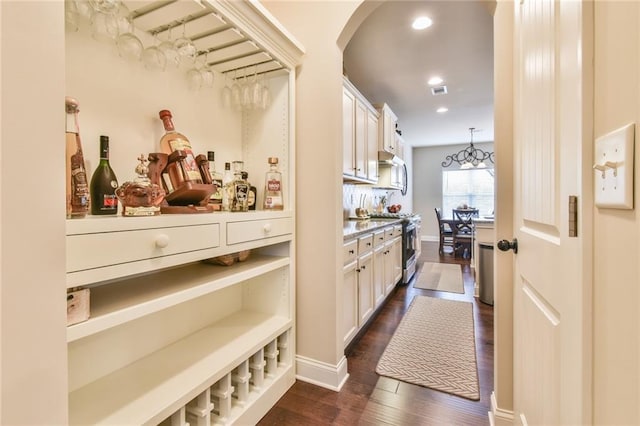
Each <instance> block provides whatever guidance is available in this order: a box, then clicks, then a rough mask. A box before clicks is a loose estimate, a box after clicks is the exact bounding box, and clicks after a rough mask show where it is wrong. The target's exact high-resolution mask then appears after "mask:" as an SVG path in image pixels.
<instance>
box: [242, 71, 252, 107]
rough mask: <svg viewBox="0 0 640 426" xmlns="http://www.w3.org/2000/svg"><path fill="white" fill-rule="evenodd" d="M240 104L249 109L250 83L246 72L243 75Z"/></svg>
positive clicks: (250, 105) (250, 104)
mask: <svg viewBox="0 0 640 426" xmlns="http://www.w3.org/2000/svg"><path fill="white" fill-rule="evenodd" d="M240 96H241V101H240V102H241V104H242V108H244V109H251V108H252V106H253V105H252V103H251V83H249V81H248V80H247V74H246V73H245V75H244V82H243V83H242V92H241V95H240Z"/></svg>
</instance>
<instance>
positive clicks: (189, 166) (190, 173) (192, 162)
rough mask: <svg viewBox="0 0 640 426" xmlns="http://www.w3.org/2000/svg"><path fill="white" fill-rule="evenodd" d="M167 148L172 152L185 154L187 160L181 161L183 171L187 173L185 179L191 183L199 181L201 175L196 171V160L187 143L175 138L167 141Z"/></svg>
mask: <svg viewBox="0 0 640 426" xmlns="http://www.w3.org/2000/svg"><path fill="white" fill-rule="evenodd" d="M169 146H170V147H171V149H172V150H173V151H184V152H185V153H186V154H187V158H185V159H184V160H183V163H184V167H185V171H186V172H187V176H186V178H187V179H188V180H193V181H201V180H202V175H200V170H199V169H198V164H197V163H196V158H195V156H194V155H193V151H192V149H191V144H190V143H189V141H187V140H184V139H180V138H176V139H172V140H170V141H169Z"/></svg>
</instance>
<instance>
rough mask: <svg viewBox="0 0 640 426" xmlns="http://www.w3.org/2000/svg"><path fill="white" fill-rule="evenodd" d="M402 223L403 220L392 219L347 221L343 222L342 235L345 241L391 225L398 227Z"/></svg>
mask: <svg viewBox="0 0 640 426" xmlns="http://www.w3.org/2000/svg"><path fill="white" fill-rule="evenodd" d="M400 223H402V219H400V218H390V219H381V218H372V219H365V220H358V219H353V220H345V221H344V222H343V228H342V233H343V236H344V239H345V240H346V239H349V238H354V237H357V236H359V235H361V234H366V233H367V232H372V231H374V230H375V229H378V228H384V227H385V226H389V225H396V224H398V225H399V224H400Z"/></svg>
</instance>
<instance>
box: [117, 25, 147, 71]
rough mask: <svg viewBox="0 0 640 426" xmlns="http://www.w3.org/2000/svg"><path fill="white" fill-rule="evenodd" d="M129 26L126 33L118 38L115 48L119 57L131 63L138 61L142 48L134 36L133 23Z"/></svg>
mask: <svg viewBox="0 0 640 426" xmlns="http://www.w3.org/2000/svg"><path fill="white" fill-rule="evenodd" d="M130 25H131V26H130V27H129V29H128V30H127V31H126V32H124V33H122V34H120V35H119V36H118V38H117V39H116V46H117V47H118V53H119V54H120V57H122V58H124V59H127V60H131V61H139V60H140V57H141V56H142V51H143V50H144V46H143V44H142V42H141V41H140V39H139V38H138V36H136V35H135V34H134V31H135V30H134V27H133V22H131V24H130Z"/></svg>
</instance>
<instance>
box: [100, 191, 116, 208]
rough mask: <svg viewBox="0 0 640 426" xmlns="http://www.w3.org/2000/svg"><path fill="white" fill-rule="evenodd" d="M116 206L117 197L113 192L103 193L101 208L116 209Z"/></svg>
mask: <svg viewBox="0 0 640 426" xmlns="http://www.w3.org/2000/svg"><path fill="white" fill-rule="evenodd" d="M117 208H118V198H117V197H116V196H115V194H104V195H103V196H102V210H116V209H117Z"/></svg>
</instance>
